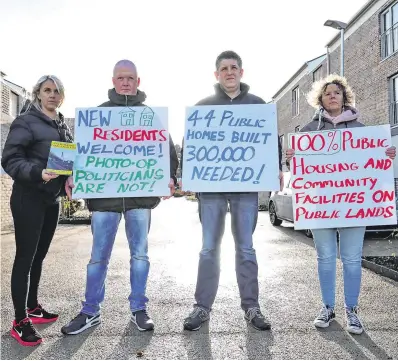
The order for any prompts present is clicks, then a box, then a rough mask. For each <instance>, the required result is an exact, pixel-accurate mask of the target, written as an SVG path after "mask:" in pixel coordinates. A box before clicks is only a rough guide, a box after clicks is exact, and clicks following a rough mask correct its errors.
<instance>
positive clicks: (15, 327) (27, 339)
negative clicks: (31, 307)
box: [11, 318, 43, 346]
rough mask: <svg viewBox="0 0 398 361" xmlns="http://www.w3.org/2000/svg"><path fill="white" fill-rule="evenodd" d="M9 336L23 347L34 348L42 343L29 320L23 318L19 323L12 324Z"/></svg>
mask: <svg viewBox="0 0 398 361" xmlns="http://www.w3.org/2000/svg"><path fill="white" fill-rule="evenodd" d="M11 336H12V337H14V338H15V339H16V340H17V341H18V342H19V343H20V344H21V345H23V346H36V345H39V344H40V343H42V341H43V339H42V337H41V335H40V334H39V333H38V332H37V331H36V329H35V328H34V327H33V325H32V322H30V320H29V318H24V319H23V320H22V321H20V322H19V323H16V322H15V320H14V321H13V322H12V329H11Z"/></svg>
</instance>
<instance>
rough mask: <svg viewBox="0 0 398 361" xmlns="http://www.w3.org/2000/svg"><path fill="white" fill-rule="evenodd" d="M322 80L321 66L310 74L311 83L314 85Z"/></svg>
mask: <svg viewBox="0 0 398 361" xmlns="http://www.w3.org/2000/svg"><path fill="white" fill-rule="evenodd" d="M321 79H322V65H321V66H320V67H319V68H317V69H315V70H314V72H313V73H312V81H313V82H314V83H315V82H316V81H318V80H321Z"/></svg>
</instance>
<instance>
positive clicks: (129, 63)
mask: <svg viewBox="0 0 398 361" xmlns="http://www.w3.org/2000/svg"><path fill="white" fill-rule="evenodd" d="M118 68H128V69H131V70H133V71H134V72H137V67H136V66H135V64H134V63H133V62H132V61H130V60H127V59H123V60H119V61H118V62H117V63H116V64H115V66H114V67H113V76H115V73H116V71H117V69H118Z"/></svg>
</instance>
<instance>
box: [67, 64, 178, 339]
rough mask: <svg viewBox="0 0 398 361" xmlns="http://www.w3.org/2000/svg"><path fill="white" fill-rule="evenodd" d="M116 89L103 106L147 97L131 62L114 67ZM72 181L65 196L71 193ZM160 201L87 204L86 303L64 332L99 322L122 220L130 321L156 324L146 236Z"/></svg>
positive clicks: (173, 156) (173, 157) (145, 326)
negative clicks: (151, 310) (126, 249)
mask: <svg viewBox="0 0 398 361" xmlns="http://www.w3.org/2000/svg"><path fill="white" fill-rule="evenodd" d="M112 80H113V85H114V88H113V89H110V90H109V92H108V96H109V101H107V102H105V103H103V104H101V105H100V106H101V107H117V106H130V107H133V106H134V107H136V106H145V104H144V101H145V98H146V95H145V93H144V92H142V91H140V90H139V89H138V86H139V84H140V78H139V77H138V74H137V68H136V66H135V65H134V63H132V62H131V61H129V60H121V61H119V62H118V63H116V65H115V67H114V71H113V78H112ZM169 141H170V183H169V187H170V189H171V194H172V193H174V184H175V183H176V181H177V180H176V177H175V174H176V172H177V168H178V158H177V153H176V151H175V148H174V144H173V141H172V139H171V137H170V138H169ZM70 182H71V178H69V180H68V182H67V185H66V191H67V193H69V196H70V192H71V189H70V188H71V187H73V185H72V184H70ZM159 202H160V199H159V197H130V198H96V199H90V200H88V208H89V210H90V211H92V212H93V213H92V219H91V228H92V233H93V248H92V252H91V259H90V262H89V263H88V265H87V282H86V294H85V296H86V297H85V301H84V302H83V307H82V309H81V311H80V313H79V314H78V315H77V316H76V317H75V318H74V319H73V320H72V321H71V322H70V323H69V324H68V325H66V326H64V327H62V329H61V331H62V333H64V334H68V335H75V334H78V333H80V332H82V331H84V330H86V329H87V328H89V327H92V326H95V325H97V324H99V323H100V322H101V316H100V305H101V303H102V301H103V300H104V296H105V279H106V274H107V270H108V263H109V259H110V257H111V253H112V248H113V244H114V241H115V237H116V232H117V230H118V227H119V222H120V219H121V217H122V215H124V218H125V221H126V235H127V240H128V243H129V248H130V257H131V260H130V284H131V294H130V296H129V301H130V310H131V313H132V315H131V321H132V322H133V323H134V324H135V325H136V326H137V328H138V330H140V331H148V330H152V329H153V328H154V324H153V321H152V319H151V318H150V317H149V315H148V312H147V310H146V303H147V302H148V298H147V297H146V295H145V291H146V284H147V278H148V272H149V260H148V254H147V253H148V232H149V228H150V223H151V209H153V208H155V207H156V206H157V205H158V204H159Z"/></svg>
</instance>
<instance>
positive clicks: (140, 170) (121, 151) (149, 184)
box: [73, 107, 170, 199]
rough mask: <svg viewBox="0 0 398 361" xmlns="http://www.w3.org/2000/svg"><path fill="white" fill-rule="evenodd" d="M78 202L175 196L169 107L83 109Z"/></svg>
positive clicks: (78, 128) (78, 132) (78, 127)
mask: <svg viewBox="0 0 398 361" xmlns="http://www.w3.org/2000/svg"><path fill="white" fill-rule="evenodd" d="M75 142H76V145H77V157H76V160H75V164H74V172H73V177H74V184H75V188H74V189H73V198H75V199H76V198H116V197H117V198H118V197H145V196H150V197H153V196H166V195H169V194H170V190H169V188H168V184H169V181H170V151H169V133H168V121H167V108H162V107H157V108H150V107H105V108H77V109H76V118H75Z"/></svg>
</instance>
